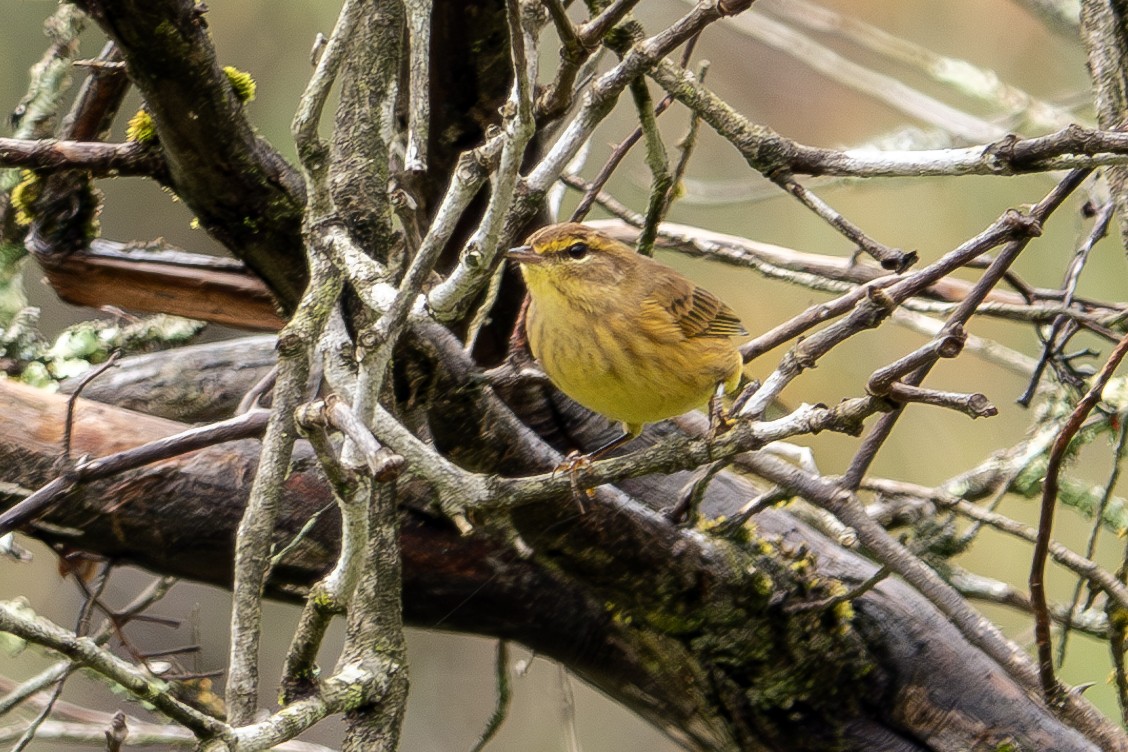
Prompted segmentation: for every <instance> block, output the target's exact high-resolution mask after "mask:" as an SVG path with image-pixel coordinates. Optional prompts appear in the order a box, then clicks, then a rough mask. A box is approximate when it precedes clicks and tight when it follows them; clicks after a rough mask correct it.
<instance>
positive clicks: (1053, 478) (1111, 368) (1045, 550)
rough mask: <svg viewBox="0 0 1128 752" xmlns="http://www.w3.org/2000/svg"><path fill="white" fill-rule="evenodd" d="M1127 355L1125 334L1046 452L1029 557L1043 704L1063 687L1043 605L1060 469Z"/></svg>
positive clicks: (1055, 697) (1055, 698) (1058, 695)
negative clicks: (1034, 539) (1068, 450)
mask: <svg viewBox="0 0 1128 752" xmlns="http://www.w3.org/2000/svg"><path fill="white" fill-rule="evenodd" d="M1125 355H1128V335H1125V336H1124V337H1123V338H1122V339H1121V340H1120V342H1119V343H1117V345H1116V347H1115V348H1114V349H1113V351H1112V353H1110V354H1109V356H1108V360H1106V361H1105V364H1104V366H1102V367H1101V370H1100V372H1099V373H1097V375H1096V376H1095V377H1094V378H1093V382H1092V384H1091V385H1090V387H1089V391H1087V392H1086V393H1085V395H1084V396H1083V397H1082V398H1081V399H1080V401H1078V403H1077V407H1075V408H1074V409H1073V411H1072V412H1071V413H1070V414H1069V418H1067V419H1066V421H1065V424H1064V425H1062V427H1061V430H1060V431H1059V432H1058V435H1057V438H1056V439H1055V440H1054V443H1053V446H1052V447H1051V449H1050V457H1049V462H1048V463H1047V465H1046V478H1045V480H1044V481H1043V484H1044V485H1043V490H1042V509H1041V514H1040V515H1039V519H1038V539H1037V541H1035V543H1034V553H1033V554H1032V556H1031V557H1030V601H1031V603H1032V604H1033V606H1034V637H1035V642H1036V644H1037V647H1038V670H1039V675H1040V676H1041V679H1042V691H1043V693H1044V694H1045V696H1046V701H1047V702H1058V701H1060V699H1061V695H1062V694H1063V693H1064V692H1065V688H1064V687H1062V686H1061V684H1060V683H1059V682H1058V680H1057V678H1056V677H1055V676H1054V656H1053V646H1052V643H1051V639H1052V638H1051V635H1050V613H1049V606H1048V604H1047V602H1046V584H1045V576H1046V559H1047V557H1048V556H1049V549H1050V534H1051V532H1052V530H1053V524H1054V509H1055V507H1056V506H1057V504H1056V502H1057V493H1058V482H1059V480H1058V479H1059V475H1060V474H1061V466H1062V463H1063V462H1064V461H1065V454H1066V450H1067V449H1068V448H1069V442H1070V441H1071V440H1072V439H1073V437H1074V435H1075V434H1076V433H1077V431H1078V430H1080V428H1081V424H1082V423H1083V422H1084V421H1085V418H1086V416H1088V414H1089V412H1090V411H1091V410H1092V409H1093V408H1094V407H1096V405H1097V402H1099V401H1100V399H1101V392H1102V391H1103V390H1104V387H1105V385H1106V384H1108V382H1109V379H1111V378H1112V375H1113V373H1114V372H1115V371H1116V367H1117V366H1118V365H1120V361H1121V360H1123V359H1124V356H1125Z"/></svg>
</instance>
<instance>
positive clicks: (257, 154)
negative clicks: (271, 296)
mask: <svg viewBox="0 0 1128 752" xmlns="http://www.w3.org/2000/svg"><path fill="white" fill-rule="evenodd" d="M79 5H80V6H81V7H82V8H83V10H85V11H86V12H87V13H89V14H90V15H91V16H92V17H93V18H94V19H95V20H96V21H97V22H98V24H99V25H100V26H101V27H102V29H103V30H104V31H105V32H106V33H107V34H108V35H109V36H110V37H111V38H112V39H113V40H114V41H115V42H116V43H117V45H118V47H119V48H120V49H121V52H122V55H123V56H124V58H125V62H126V66H127V68H128V71H129V77H130V80H131V81H132V82H133V83H134V85H135V86H137V88H138V89H139V90H140V91H141V94H142V96H143V97H144V98H145V106H146V107H147V108H148V109H149V110H150V111H151V112H152V114H153V121H154V124H155V126H156V129H157V137H158V139H159V140H160V145H161V148H162V150H163V152H164V156H165V160H166V162H167V165H168V179H169V182H170V183H171V186H170V187H172V189H173V190H175V191H176V193H177V195H178V196H180V198H181V199H183V200H184V202H185V203H186V204H188V206H190V207H192V209H193V211H195V212H196V215H197V216H198V217H199V220H200V223H201V225H202V226H203V227H204V228H205V229H206V230H207V231H208V232H209V233H211V234H212V235H213V236H215V237H216V238H217V239H218V240H219V241H220V242H221V243H223V244H224V245H225V246H226V247H227V248H228V249H230V250H231V252H232V253H234V254H235V255H236V256H237V257H239V258H240V259H242V260H243V261H245V262H246V264H247V266H248V267H250V268H251V269H252V270H253V271H254V272H255V273H256V274H258V275H259V276H260V277H262V279H264V280H265V281H266V283H267V284H268V285H269V286H270V288H271V291H272V292H274V293H275V295H276V296H277V298H278V300H279V303H280V304H281V305H282V307H283V308H284V309H286V310H291V309H292V308H293V306H294V305H296V304H297V301H298V298H299V297H300V295H301V292H302V290H303V289H304V287H305V280H306V270H305V257H304V254H303V253H302V247H301V235H300V223H301V206H302V202H303V201H304V188H303V187H302V183H301V179H300V178H299V177H298V175H297V173H296V172H295V171H294V169H293V168H292V167H291V166H290V165H288V164H286V162H285V161H284V160H283V159H282V158H281V157H280V156H279V155H278V153H277V152H276V151H275V150H274V149H273V148H272V147H271V146H270V145H269V144H267V143H266V141H264V140H263V139H262V138H260V137H259V136H258V135H257V134H256V133H255V131H254V129H253V128H252V127H251V124H250V122H249V121H248V120H247V118H246V116H245V114H244V112H243V108H242V104H241V103H240V102H239V99H238V98H237V97H236V96H235V92H234V91H233V90H232V87H231V84H230V83H229V81H228V79H227V76H226V75H225V74H224V73H223V71H222V70H220V66H219V64H218V62H217V61H216V58H215V50H214V48H213V47H212V43H211V39H210V37H209V36H208V33H207V22H206V19H205V16H204V9H203V6H201V5H198V4H196V3H193V2H190V1H186V0H159V1H158V2H138V1H136V0H89V1H88V2H80V3H79ZM184 113H192V114H193V117H185V116H184Z"/></svg>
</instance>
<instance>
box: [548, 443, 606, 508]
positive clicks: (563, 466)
mask: <svg viewBox="0 0 1128 752" xmlns="http://www.w3.org/2000/svg"><path fill="white" fill-rule="evenodd" d="M591 462H592V456H591V455H590V454H580V453H579V452H577V451H575V450H573V451H571V452H569V453H568V456H567V457H565V458H564V461H563V462H561V463H560V464H559V465H557V466H556V469H554V470H553V471H552V475H553V477H555V476H556V474H557V473H567V474H568V479H569V480H570V481H571V482H572V499H573V500H574V501H575V502H576V507H577V508H578V509H579V510H580V514H584V513H585V512H586V511H587V509H585V507H584V500H585V499H586V498H590V497H591V496H592V495H593V494H594V493H595V491H594V490H593V489H590V488H581V487H580V473H581V472H583V471H584V470H586V469H587V468H589V467H591Z"/></svg>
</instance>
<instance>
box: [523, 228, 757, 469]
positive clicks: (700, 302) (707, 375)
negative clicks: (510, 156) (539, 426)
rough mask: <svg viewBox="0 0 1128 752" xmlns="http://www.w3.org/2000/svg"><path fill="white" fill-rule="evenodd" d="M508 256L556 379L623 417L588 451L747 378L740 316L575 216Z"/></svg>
mask: <svg viewBox="0 0 1128 752" xmlns="http://www.w3.org/2000/svg"><path fill="white" fill-rule="evenodd" d="M507 255H508V257H509V258H511V259H514V260H515V261H518V262H520V264H521V273H522V275H523V276H524V278H525V284H526V286H527V287H528V288H529V298H530V303H529V309H528V312H527V314H526V319H525V327H526V330H527V332H528V338H529V346H530V348H531V349H532V351H533V356H534V357H536V359H537V360H539V361H540V364H541V367H542V368H544V371H545V373H546V374H547V375H548V378H549V379H550V380H551V381H552V383H553V384H555V385H556V386H557V387H558V388H559V389H560V391H562V392H564V393H565V394H567V395H568V396H569V397H571V398H572V399H574V400H575V401H576V402H579V403H580V404H581V405H583V406H584V407H587V408H588V409H590V410H594V411H595V412H597V413H600V414H601V415H604V416H606V417H608V418H611V419H612V420H617V421H620V422H621V423H622V424H623V429H624V431H625V433H624V435H623V436H621V437H619V438H618V439H616V440H615V441H612V442H610V443H609V444H607V445H605V446H603V447H600V448H599V449H597V450H596V451H595V452H592V453H591V454H590V455H589V456H590V457H596V456H599V455H602V454H604V453H606V452H608V451H610V450H611V449H613V448H615V447H618V446H620V445H622V444H624V443H626V442H627V441H629V440H630V439H632V438H634V437H635V436H637V435H638V434H639V432H640V431H642V427H643V425H644V424H646V423H654V422H656V421H660V420H665V419H666V418H671V417H673V416H675V415H681V414H682V413H684V412H686V411H688V410H692V409H693V408H695V407H699V406H701V405H703V404H705V402H706V401H708V400H709V398H710V397H712V396H713V395H714V393H715V392H716V391H717V387H718V385H721V384H723V385H724V390H725V392H726V393H727V392H732V391H734V390H735V389H736V388H737V387H738V386H739V384H740V377H741V373H742V370H743V361H742V359H741V357H740V352H739V351H738V350H737V348H736V345H735V343H734V342H733V340H732V337H734V336H736V335H741V334H747V332H745V331H744V327H743V326H741V323H740V319H738V318H737V316H736V314H735V313H734V312H733V310H732V309H731V308H729V307H728V306H727V305H725V304H724V303H723V302H721V300H720V299H719V298H717V296H715V295H713V294H712V293H711V292H709V291H708V290H705V289H704V288H701V287H698V286H697V285H695V284H694V283H693V282H691V281H689V280H688V279H686V278H685V277H683V276H682V275H681V274H679V273H678V272H676V271H674V270H673V269H671V268H670V267H668V266H665V265H664V264H661V263H659V262H657V261H655V260H653V259H651V258H648V257H646V256H642V255H639V254H638V253H636V252H635V251H634V250H633V249H632V248H630V247H628V246H626V245H624V244H623V243H620V242H619V241H617V240H614V239H612V238H610V237H608V236H607V235H604V234H603V233H601V232H598V231H597V230H593V229H592V228H590V227H585V226H584V225H581V224H577V223H574V222H569V223H565V224H558V225H552V226H549V227H545V228H543V229H541V230H538V231H537V232H535V233H533V234H532V235H531V236H530V237H529V240H528V244H527V245H524V246H521V247H519V248H514V249H512V250H510V251H509V253H508V254H507Z"/></svg>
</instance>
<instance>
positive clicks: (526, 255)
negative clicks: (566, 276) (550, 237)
mask: <svg viewBox="0 0 1128 752" xmlns="http://www.w3.org/2000/svg"><path fill="white" fill-rule="evenodd" d="M505 257H506V258H509V259H513V260H514V261H517V262H518V263H521V264H530V265H535V264H543V263H544V262H545V258H544V256H542V255H541V254H539V253H537V252H536V251H534V250H533V247H532V246H531V245H522V246H518V247H517V248H510V249H509V250H508V251H506V253H505Z"/></svg>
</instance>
